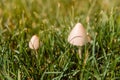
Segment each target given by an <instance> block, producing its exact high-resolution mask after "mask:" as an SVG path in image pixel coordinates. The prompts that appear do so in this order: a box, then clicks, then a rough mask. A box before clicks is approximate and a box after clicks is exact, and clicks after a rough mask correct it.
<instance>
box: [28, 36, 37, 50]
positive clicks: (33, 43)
mask: <svg viewBox="0 0 120 80" xmlns="http://www.w3.org/2000/svg"><path fill="white" fill-rule="evenodd" d="M29 48H31V49H34V50H37V49H38V48H39V37H38V36H37V35H33V36H32V38H31V39H30V42H29Z"/></svg>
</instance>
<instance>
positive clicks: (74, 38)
mask: <svg viewBox="0 0 120 80" xmlns="http://www.w3.org/2000/svg"><path fill="white" fill-rule="evenodd" d="M68 42H69V43H70V44H72V45H75V46H79V50H78V53H79V57H80V59H81V46H83V45H85V44H86V43H87V42H88V37H87V33H86V30H85V28H84V27H83V25H82V24H81V23H77V24H76V25H75V27H74V28H73V29H72V31H71V32H70V34H69V36H68Z"/></svg>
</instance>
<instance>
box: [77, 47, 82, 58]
mask: <svg viewBox="0 0 120 80" xmlns="http://www.w3.org/2000/svg"><path fill="white" fill-rule="evenodd" d="M78 55H79V58H80V59H81V58H82V54H81V47H79V49H78Z"/></svg>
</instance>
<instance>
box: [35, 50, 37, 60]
mask: <svg viewBox="0 0 120 80" xmlns="http://www.w3.org/2000/svg"><path fill="white" fill-rule="evenodd" d="M35 56H36V58H37V59H38V52H37V50H35Z"/></svg>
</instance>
